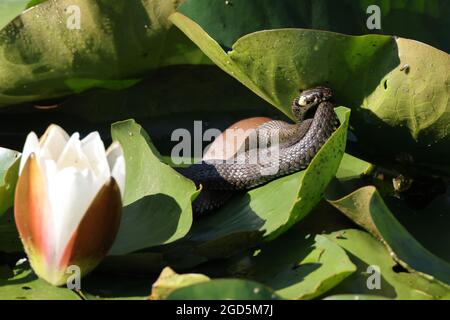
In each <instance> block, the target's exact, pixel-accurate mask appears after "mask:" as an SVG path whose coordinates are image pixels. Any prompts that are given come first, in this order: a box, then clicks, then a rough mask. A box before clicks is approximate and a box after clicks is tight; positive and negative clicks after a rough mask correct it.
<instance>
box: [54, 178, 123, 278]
mask: <svg viewBox="0 0 450 320" xmlns="http://www.w3.org/2000/svg"><path fill="white" fill-rule="evenodd" d="M121 213H122V200H121V196H120V190H119V187H118V185H117V183H116V182H115V180H114V179H110V180H109V182H108V183H106V184H105V185H104V186H103V187H102V188H101V189H100V191H99V192H98V194H97V195H96V197H95V199H94V200H93V201H92V203H91V204H90V206H89V208H88V210H87V211H86V213H85V214H84V216H83V219H82V220H81V222H80V224H79V225H78V227H77V228H76V230H75V231H74V233H73V234H72V236H71V238H70V241H69V242H68V243H67V245H66V247H65V249H64V253H63V255H62V258H61V261H60V269H66V268H67V267H68V266H70V265H77V266H79V267H80V269H81V273H82V274H83V275H85V274H86V273H88V272H90V271H91V270H92V269H93V268H95V266H96V265H97V264H98V263H99V262H100V260H101V259H102V258H103V257H104V256H105V255H106V254H107V253H108V251H109V249H110V248H111V246H112V244H113V242H114V239H115V237H116V234H117V231H118V230H119V225H120V220H121ZM64 281H65V280H64ZM64 281H62V283H59V284H63V283H64Z"/></svg>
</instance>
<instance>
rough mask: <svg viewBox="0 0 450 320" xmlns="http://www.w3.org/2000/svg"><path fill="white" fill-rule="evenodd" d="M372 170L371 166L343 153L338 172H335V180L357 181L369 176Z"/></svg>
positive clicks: (372, 166)
mask: <svg viewBox="0 0 450 320" xmlns="http://www.w3.org/2000/svg"><path fill="white" fill-rule="evenodd" d="M373 169H374V165H373V164H371V163H369V162H367V161H364V160H361V159H359V158H356V157H354V156H352V155H350V154H348V153H344V156H343V157H342V160H341V163H340V165H339V168H338V171H337V172H336V179H338V180H340V181H348V180H351V179H358V178H361V177H362V176H365V175H368V174H370V172H372V170H373Z"/></svg>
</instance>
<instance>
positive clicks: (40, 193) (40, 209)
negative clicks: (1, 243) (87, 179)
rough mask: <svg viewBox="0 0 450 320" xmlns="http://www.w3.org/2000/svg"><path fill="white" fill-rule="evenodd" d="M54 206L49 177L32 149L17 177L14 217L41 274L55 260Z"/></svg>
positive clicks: (32, 262)
mask: <svg viewBox="0 0 450 320" xmlns="http://www.w3.org/2000/svg"><path fill="white" fill-rule="evenodd" d="M50 210H51V207H50V204H49V201H48V196H47V188H46V184H45V177H44V174H43V173H42V171H41V168H40V165H39V163H38V161H37V159H36V156H35V154H34V153H32V154H31V155H30V156H29V157H28V160H27V162H26V163H25V166H24V168H23V170H22V174H21V175H20V177H19V180H18V181H17V186H16V194H15V199H14V217H15V221H16V225H17V229H18V231H19V235H20V238H21V240H22V243H23V245H24V248H25V251H26V253H27V255H28V258H29V260H30V263H31V265H32V266H33V268H34V270H35V272H36V273H37V274H38V275H41V274H45V273H46V272H47V271H46V269H47V266H48V265H49V264H51V263H52V260H53V256H52V255H53V252H52V247H51V246H52V244H51V243H52V230H51V228H52V224H51V221H50V215H51V212H50Z"/></svg>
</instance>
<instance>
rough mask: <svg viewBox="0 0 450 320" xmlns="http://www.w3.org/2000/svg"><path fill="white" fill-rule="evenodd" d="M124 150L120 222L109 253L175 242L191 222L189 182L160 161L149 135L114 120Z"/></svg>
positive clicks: (132, 124) (113, 129)
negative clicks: (123, 190) (122, 196)
mask: <svg viewBox="0 0 450 320" xmlns="http://www.w3.org/2000/svg"><path fill="white" fill-rule="evenodd" d="M111 134H112V137H113V139H114V140H117V141H118V142H119V143H120V144H121V145H122V148H123V150H124V154H125V161H126V184H125V195H124V206H125V207H124V210H123V214H122V221H121V225H120V229H119V233H118V235H117V238H116V241H115V242H114V245H113V248H112V249H111V252H110V254H125V253H130V252H133V251H137V250H140V249H144V248H149V247H152V246H156V245H160V244H165V243H169V242H172V241H175V240H177V239H179V238H181V237H183V236H184V235H185V234H186V233H187V232H188V231H189V229H190V227H191V224H192V207H191V201H192V200H193V199H194V198H195V197H196V195H197V191H196V188H195V185H194V183H193V182H192V181H190V180H188V179H186V178H184V177H183V176H182V175H180V174H178V173H177V172H176V171H175V170H173V169H172V168H171V167H169V166H168V165H166V164H164V163H162V162H161V159H160V156H159V153H158V152H157V150H156V149H155V148H154V146H153V144H152V142H151V140H150V138H149V136H148V135H147V133H146V132H145V131H144V130H143V129H142V127H141V126H140V125H139V124H137V123H136V122H135V121H134V120H126V121H122V122H117V123H114V124H113V125H112V127H111Z"/></svg>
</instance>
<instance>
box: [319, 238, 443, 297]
mask: <svg viewBox="0 0 450 320" xmlns="http://www.w3.org/2000/svg"><path fill="white" fill-rule="evenodd" d="M326 237H327V238H328V239H330V240H332V241H334V242H335V243H337V244H338V245H339V246H341V247H342V248H344V249H345V250H346V251H347V253H348V254H349V256H350V259H351V260H352V262H353V263H354V264H355V265H356V266H357V271H356V272H354V273H353V274H352V275H350V276H349V277H348V278H346V279H345V280H344V281H342V282H341V283H340V284H339V285H338V286H337V287H335V288H334V289H333V290H331V291H330V292H328V294H329V295H330V296H331V295H335V294H357V295H360V294H370V295H377V296H383V297H387V298H395V299H427V300H428V299H449V298H450V290H449V287H448V286H446V285H444V284H442V283H441V282H439V281H436V280H435V279H431V278H430V277H423V276H422V275H421V274H419V273H417V272H408V271H407V270H405V269H403V270H402V268H401V267H400V268H399V267H398V265H397V263H396V262H395V261H394V260H393V259H392V257H391V254H390V252H389V251H388V250H387V249H386V247H385V246H384V245H383V244H382V243H380V242H379V241H378V240H377V239H376V238H374V237H373V236H372V235H370V234H369V233H367V232H365V231H361V230H355V229H344V230H340V231H337V232H333V233H331V234H330V235H326ZM369 267H372V268H378V270H379V272H380V273H379V274H380V276H381V278H380V282H379V286H377V283H376V281H375V280H374V278H373V276H374V270H376V269H369ZM371 276H372V278H371ZM368 284H369V285H370V288H371V289H369V285H368Z"/></svg>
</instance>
